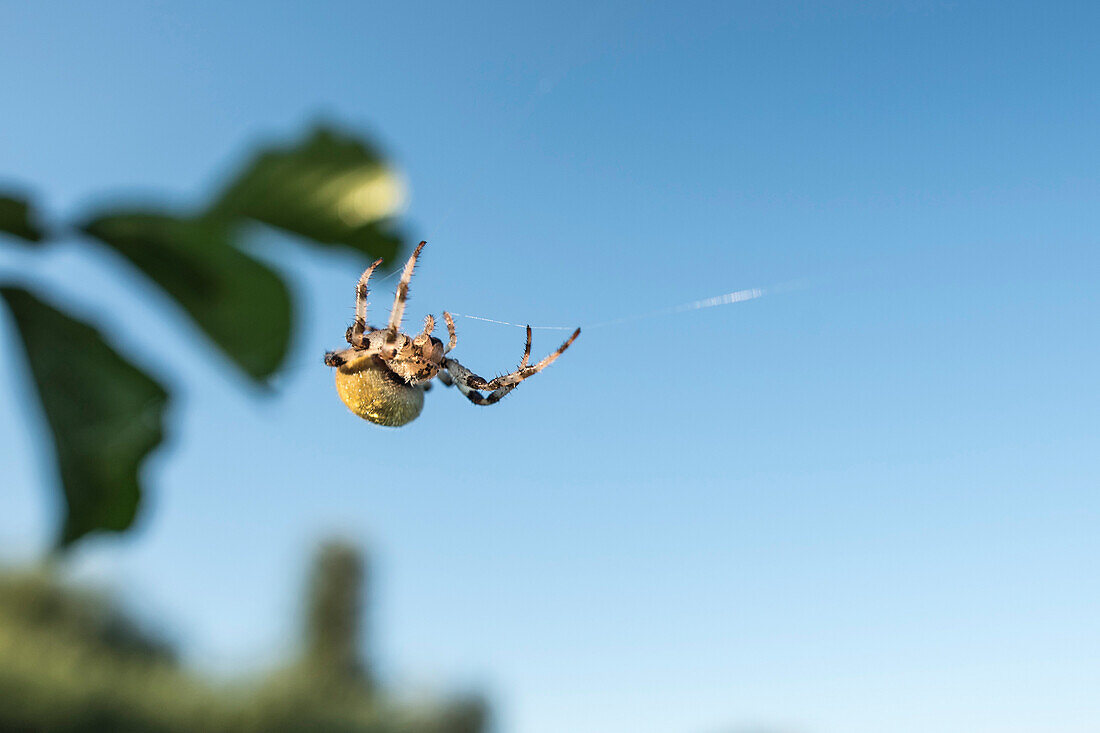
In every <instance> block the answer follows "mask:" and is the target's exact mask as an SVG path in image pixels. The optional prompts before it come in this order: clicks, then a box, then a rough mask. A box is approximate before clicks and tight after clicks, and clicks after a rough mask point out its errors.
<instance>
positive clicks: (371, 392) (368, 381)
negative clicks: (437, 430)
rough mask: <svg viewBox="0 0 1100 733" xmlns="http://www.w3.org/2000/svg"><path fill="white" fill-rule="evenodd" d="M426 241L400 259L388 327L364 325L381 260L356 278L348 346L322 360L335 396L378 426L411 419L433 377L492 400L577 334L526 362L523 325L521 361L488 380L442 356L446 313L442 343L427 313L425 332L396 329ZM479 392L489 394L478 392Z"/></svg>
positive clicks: (451, 332)
mask: <svg viewBox="0 0 1100 733" xmlns="http://www.w3.org/2000/svg"><path fill="white" fill-rule="evenodd" d="M425 244H426V242H421V243H420V244H418V245H417V246H416V250H415V251H414V252H413V253H412V257H410V258H409V261H408V262H406V263H405V269H404V270H402V272H401V282H400V283H398V285H397V297H396V298H395V299H394V301H393V310H392V311H390V322H389V325H388V326H387V327H386V328H371V327H369V326H367V281H368V280H370V276H371V273H373V272H374V269H375V268H376V267H378V265H380V264H381V263H382V260H378V261H376V262H375V263H374V264H373V265H371V266H370V267H368V268H367V271H366V272H364V273H363V275H362V277H360V278H359V284H358V286H357V287H356V289H355V322H354V323H352V325H351V326H350V327H349V328H348V330H347V333H346V334H345V338H346V339H347V342H348V344H350V345H351V348H349V349H344V350H343V351H330V352H329V353H327V354H325V364H327V365H328V366H330V367H335V368H336V391H337V392H339V394H340V399H342V400H343V401H344V404H345V405H347V406H348V408H349V409H350V410H351V411H352V412H354V413H355V414H356V415H359V416H360V417H362V418H364V419H367V420H370V421H371V422H373V423H378V424H379V425H391V426H395V427H396V426H399V425H405V424H406V423H410V422H412V421H413V420H415V419H416V417H417V416H418V415H419V414H420V410H421V409H422V408H423V407H424V392H425V391H427V390H428V388H429V387H430V386H431V381H432V379H433V378H435V377H437V376H438V377H439V379H440V381H441V382H443V383H444V384H446V385H447V386H451V385H452V384H453V385H455V386H457V387H458V389H459V391H460V392H462V394H464V395H465V396H466V397H467V399H469V400H470V402H473V403H474V404H475V405H492V404H496V403H497V402H499V401H500V399H501V398H502V397H504V395H506V394H508V393H509V392H511V391H512V390H513V389H515V388H516V387H517V386H518V385H519V383H520V382H522V381H523V380H525V379H527V378H528V377H530V376H532V375H534V374H538V373H539V372H540V371H542V370H543V369H545V368H546V367H548V366H550V364H552V363H553V362H554V360H555V359H557V358H558V357H559V356H561V354H562V352H563V351H565V350H566V349H567V348H569V344H571V343H573V340H574V339H575V338H577V336H578V335H580V332H581V330H580V329H579V328H578V329H577V330H576V331H574V332H573V335H572V336H570V337H569V339H568V340H567V341H566V342H565V343H564V344H562V345H561V346H560V347H558V350H557V351H555V352H554V353H552V354H550V356H548V357H546V358H545V359H543V360H542V361H540V362H539V363H537V364H535V365H534V366H529V365H528V363H527V362H528V361H529V360H530V358H531V327H530V326H528V327H527V345H526V346H525V347H524V349H523V361H521V362H520V365H519V368H518V369H516V370H515V371H514V372H512V373H510V374H505V375H504V376H501V377H497V378H495V379H488V380H487V379H484V378H482V377H479V376H478V375H476V374H474V373H473V372H471V371H470V370H469V369H467V368H466V367H464V366H462V365H461V364H459V363H458V362H457V361H455V360H454V359H450V358H448V357H447V354H448V353H450V351H451V349H453V348H454V347H455V345H456V344H457V343H458V336H457V335H456V334H455V322H454V319H453V318H451V314H450V313H448V312H447V311H443V320H444V321H446V323H447V334H448V337H449V338H448V339H447V344H446V346H444V344H443V342H442V341H440V340H439V339H437V338H436V337H435V336H433V335H432V331H434V330H435V319H434V318H433V317H432V316H428V317H427V318H425V319H424V330H423V331H421V332H420V333H419V334H417V335H416V336H415V337H410V336H407V335H406V334H403V333H401V321H402V319H403V318H404V315H405V300H406V299H407V298H408V295H409V280H411V279H412V274H413V268H414V267H416V259H417V257H419V256H420V250H422V249H423V248H424V245H425ZM482 392H488V393H489V394H488V395H482V394H481V393H482Z"/></svg>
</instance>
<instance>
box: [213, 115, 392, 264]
mask: <svg viewBox="0 0 1100 733" xmlns="http://www.w3.org/2000/svg"><path fill="white" fill-rule="evenodd" d="M404 204H405V186H404V184H403V183H402V182H401V180H400V178H399V177H398V176H397V175H396V174H395V173H394V172H393V170H392V169H391V168H390V167H389V166H388V165H386V162H385V160H384V159H383V158H382V156H381V154H379V153H378V152H377V151H376V150H375V149H374V148H373V147H371V146H370V145H369V144H367V143H366V142H363V141H362V140H356V139H353V138H350V137H347V136H345V135H341V134H339V133H336V132H334V131H333V130H331V129H326V128H318V129H316V130H314V131H313V133H312V134H311V135H310V136H309V137H308V138H307V139H306V140H305V141H303V142H302V143H301V144H299V145H296V146H293V147H288V148H269V149H266V150H263V151H261V152H260V153H259V154H258V155H257V156H256V157H255V159H254V160H253V161H252V162H251V163H250V164H249V165H248V166H246V167H245V169H244V170H243V171H242V172H241V174H240V175H239V176H238V177H237V178H236V179H235V180H234V181H233V182H232V183H231V184H230V185H229V187H228V188H227V189H226V190H225V191H224V192H223V193H222V195H221V196H220V197H219V198H218V199H217V200H216V201H215V202H214V203H213V205H212V206H211V208H210V210H209V211H208V213H207V216H208V217H216V218H228V219H235V218H239V217H249V218H252V219H256V220H257V221H261V222H263V223H265V224H270V225H271V226H274V227H278V228H280V229H285V230H286V231H288V232H293V233H295V234H299V235H301V236H303V237H306V238H307V239H311V240H313V241H315V242H321V243H323V244H330V245H343V246H345V247H351V248H352V249H355V250H358V251H360V252H362V253H364V254H366V255H368V256H369V257H371V258H378V257H382V258H385V259H386V260H390V259H392V258H393V257H394V256H395V255H396V254H397V251H398V248H399V247H400V245H401V237H400V236H398V235H397V234H396V233H395V232H394V231H393V230H392V229H391V226H392V220H391V219H390V218H389V217H391V216H393V214H394V213H395V212H397V211H400V210H401V209H402V208H403V206H404Z"/></svg>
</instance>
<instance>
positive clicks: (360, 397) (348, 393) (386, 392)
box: [336, 356, 424, 427]
mask: <svg viewBox="0 0 1100 733" xmlns="http://www.w3.org/2000/svg"><path fill="white" fill-rule="evenodd" d="M336 392H337V393H338V394H339V395H340V399H342V400H343V401H344V404H345V405H347V406H348V409H349V410H351V411H352V412H354V413H355V414H356V415H358V416H359V417H361V418H363V419H364V420H370V421H371V422H372V423H376V424H378V425H389V426H391V427H399V426H401V425H406V424H408V423H411V422H412V421H413V420H415V419H416V418H417V416H418V415H419V414H420V410H422V409H423V408H424V391H423V390H421V389H419V388H417V387H410V386H409V385H407V384H405V382H404V381H403V380H402V379H401V378H400V377H398V376H397V375H396V374H394V373H393V372H391V371H390V370H389V369H387V368H386V367H385V365H383V364H382V362H380V361H379V360H378V359H377V358H376V357H373V356H372V357H369V358H367V359H359V360H357V361H354V362H349V363H347V364H344V365H343V366H340V367H337V368H336Z"/></svg>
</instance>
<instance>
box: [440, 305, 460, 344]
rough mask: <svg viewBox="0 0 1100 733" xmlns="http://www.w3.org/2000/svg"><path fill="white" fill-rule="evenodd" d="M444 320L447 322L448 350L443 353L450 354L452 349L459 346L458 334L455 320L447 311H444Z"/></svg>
mask: <svg viewBox="0 0 1100 733" xmlns="http://www.w3.org/2000/svg"><path fill="white" fill-rule="evenodd" d="M443 320H444V321H446V322H447V336H448V338H447V348H446V349H444V351H443V353H444V354H447V353H450V351H451V349H453V348H454V347H456V346H458V334H457V333H456V332H455V319H453V318H451V314H450V313H448V312H447V311H443Z"/></svg>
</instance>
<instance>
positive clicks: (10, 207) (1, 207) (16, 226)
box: [0, 196, 43, 242]
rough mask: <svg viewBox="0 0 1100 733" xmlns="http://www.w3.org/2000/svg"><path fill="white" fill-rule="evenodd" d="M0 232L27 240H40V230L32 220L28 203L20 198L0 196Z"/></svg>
mask: <svg viewBox="0 0 1100 733" xmlns="http://www.w3.org/2000/svg"><path fill="white" fill-rule="evenodd" d="M0 232H7V233H8V234H14V235H15V236H17V237H19V238H20V239H25V240H27V241H28V242H41V241H42V237H43V234H42V230H41V229H39V228H38V226H37V225H36V224H35V223H34V221H32V216H31V207H30V204H29V203H27V202H26V201H25V200H23V199H20V198H15V197H12V196H0Z"/></svg>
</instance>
